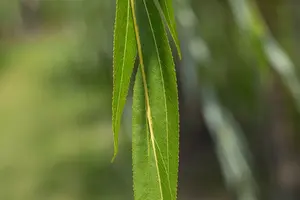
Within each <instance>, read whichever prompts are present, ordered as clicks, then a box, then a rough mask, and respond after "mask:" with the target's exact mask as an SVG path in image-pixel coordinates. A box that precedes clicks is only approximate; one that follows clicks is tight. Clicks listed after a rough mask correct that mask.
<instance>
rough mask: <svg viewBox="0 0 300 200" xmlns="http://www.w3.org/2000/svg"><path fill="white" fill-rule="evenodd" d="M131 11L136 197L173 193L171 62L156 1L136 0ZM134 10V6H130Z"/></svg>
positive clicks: (159, 198)
mask: <svg viewBox="0 0 300 200" xmlns="http://www.w3.org/2000/svg"><path fill="white" fill-rule="evenodd" d="M136 3H137V4H136V5H135V4H134V0H131V5H132V8H133V9H136V13H137V17H136V16H135V14H134V15H133V19H134V21H135V22H136V23H135V31H136V36H137V39H136V41H137V46H138V54H139V60H140V66H139V69H138V72H137V76H136V80H135V85H134V96H133V127H132V128H133V133H132V134H133V135H132V158H133V182H134V196H135V200H153V199H155V200H175V199H176V197H177V179H178V153H179V113H178V92H177V81H176V74H175V66H174V62H173V58H172V52H171V48H170V45H169V41H168V37H167V33H166V30H165V27H164V24H163V21H162V19H161V17H160V15H159V11H158V9H157V7H156V5H155V3H154V1H152V0H151V1H149V0H139V1H137V2H136ZM134 13H135V12H134Z"/></svg>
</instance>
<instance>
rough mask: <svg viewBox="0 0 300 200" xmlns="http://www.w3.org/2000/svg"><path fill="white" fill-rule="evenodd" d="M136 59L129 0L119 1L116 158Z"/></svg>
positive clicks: (115, 60) (114, 102)
mask: <svg viewBox="0 0 300 200" xmlns="http://www.w3.org/2000/svg"><path fill="white" fill-rule="evenodd" d="M135 57H136V41H135V33H134V27H133V21H132V13H131V7H130V1H129V0H117V5H116V17H115V28H114V58H113V100H112V116H113V117H112V124H113V133H114V157H113V159H114V158H115V157H116V155H117V152H118V140H119V131H120V125H121V117H122V113H123V109H124V106H125V103H126V97H127V93H128V89H129V83H130V77H131V74H132V70H133V66H134V61H135Z"/></svg>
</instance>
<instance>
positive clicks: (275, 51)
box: [229, 0, 300, 112]
mask: <svg viewBox="0 0 300 200" xmlns="http://www.w3.org/2000/svg"><path fill="white" fill-rule="evenodd" d="M229 3H230V6H231V9H232V11H233V15H234V17H235V19H236V21H237V24H238V26H239V28H240V30H241V31H243V33H246V34H243V37H244V38H245V39H249V37H253V38H255V39H256V40H257V41H259V43H260V45H261V46H262V51H263V57H264V58H265V59H266V60H267V61H268V63H269V64H271V66H272V67H273V69H274V71H275V72H276V73H277V74H278V75H279V76H280V78H281V79H282V81H283V83H284V84H285V85H286V87H287V88H288V89H289V91H290V92H291V94H292V96H293V98H294V100H295V104H296V106H297V109H298V112H300V92H299V88H300V80H299V78H298V77H297V73H296V67H295V65H294V64H293V62H292V61H291V59H290V58H289V56H288V55H287V53H286V52H285V51H284V50H283V49H282V47H281V46H280V45H279V43H278V42H277V41H276V40H275V39H274V37H273V36H272V34H271V33H270V31H269V30H268V28H267V25H266V23H265V21H264V20H263V17H262V16H261V15H260V13H259V11H258V8H257V6H256V3H255V1H251V0H230V1H229ZM247 37H248V38H247ZM256 56H257V57H260V56H261V55H259V53H258V51H257V55H256ZM265 67H267V65H266V66H265Z"/></svg>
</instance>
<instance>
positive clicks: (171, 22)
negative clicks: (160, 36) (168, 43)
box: [154, 0, 181, 59]
mask: <svg viewBox="0 0 300 200" xmlns="http://www.w3.org/2000/svg"><path fill="white" fill-rule="evenodd" d="M154 3H155V5H156V7H157V9H158V11H159V12H160V15H161V17H162V19H163V20H164V21H165V23H166V24H167V28H168V30H169V31H170V34H171V36H172V38H173V40H174V43H175V46H176V49H177V52H178V55H179V58H180V59H181V50H180V42H179V39H178V33H177V27H176V20H175V15H174V9H173V0H154Z"/></svg>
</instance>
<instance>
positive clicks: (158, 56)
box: [143, 0, 173, 196]
mask: <svg viewBox="0 0 300 200" xmlns="http://www.w3.org/2000/svg"><path fill="white" fill-rule="evenodd" d="M143 3H144V6H145V10H146V13H147V17H148V22H149V25H150V29H151V33H152V37H153V41H154V46H155V52H156V55H157V60H158V64H159V71H160V75H161V78H162V87H163V91H164V92H163V98H164V107H165V113H166V117H165V120H166V123H165V124H166V134H167V166H165V165H166V164H165V162H164V160H163V159H162V161H163V164H164V166H165V169H167V170H166V174H167V177H168V183H169V189H170V195H171V196H172V195H173V194H172V190H171V188H170V187H171V186H170V176H169V173H168V172H169V171H170V166H169V162H170V161H169V126H168V120H169V118H168V108H167V98H166V93H165V91H166V88H165V83H164V76H163V72H162V64H161V59H160V55H159V50H158V45H157V41H156V37H155V35H154V29H153V25H152V22H151V19H150V14H149V11H148V8H147V5H146V2H145V0H143ZM153 139H154V140H155V137H154V135H153ZM155 142H156V141H155ZM156 143H157V142H156ZM158 150H159V151H160V149H159V146H158ZM160 154H161V151H160ZM161 155H162V154H161ZM162 158H163V156H162Z"/></svg>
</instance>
